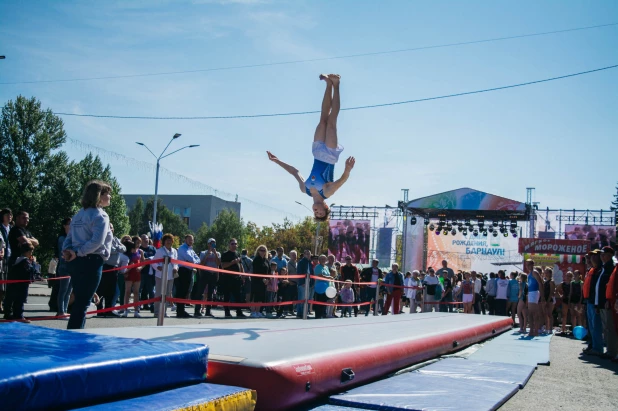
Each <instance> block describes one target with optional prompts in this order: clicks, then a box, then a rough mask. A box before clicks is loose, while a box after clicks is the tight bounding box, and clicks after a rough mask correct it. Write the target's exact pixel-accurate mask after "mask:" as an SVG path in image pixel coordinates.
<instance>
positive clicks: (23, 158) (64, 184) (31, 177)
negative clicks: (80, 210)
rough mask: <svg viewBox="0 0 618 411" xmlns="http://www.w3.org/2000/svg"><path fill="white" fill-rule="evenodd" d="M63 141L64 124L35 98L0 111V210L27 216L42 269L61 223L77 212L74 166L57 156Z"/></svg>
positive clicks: (49, 256) (20, 99)
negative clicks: (0, 112)
mask: <svg viewBox="0 0 618 411" xmlns="http://www.w3.org/2000/svg"><path fill="white" fill-rule="evenodd" d="M65 139H66V134H65V132H64V129H63V123H62V120H61V119H60V118H59V117H57V116H55V115H54V114H53V113H52V112H51V110H49V109H48V110H43V109H42V108H41V103H40V102H39V101H38V100H36V99H35V98H31V99H27V98H25V97H23V96H18V97H17V99H16V100H15V101H9V102H8V103H6V105H5V106H4V107H3V108H2V118H1V120H0V147H1V148H2V149H1V150H0V193H1V195H2V203H3V204H2V206H7V207H10V208H11V209H13V211H14V212H15V211H17V210H25V211H28V212H29V214H30V217H31V221H30V226H29V229H30V230H31V231H32V233H33V235H34V236H35V237H36V238H37V239H38V240H39V242H40V246H39V248H38V249H37V250H36V255H37V257H38V259H39V261H40V262H41V263H43V264H45V263H46V262H47V261H48V260H49V259H50V258H51V256H53V254H54V253H55V249H56V238H57V235H58V231H59V228H60V227H59V226H60V220H61V219H62V218H64V217H67V216H71V215H73V212H74V211H75V201H74V200H75V190H76V189H77V184H76V182H75V181H73V180H72V179H71V171H72V170H73V167H74V165H73V164H71V163H70V162H69V160H68V157H67V155H66V153H64V152H63V151H56V150H58V149H60V147H61V146H62V144H63V143H64V142H65Z"/></svg>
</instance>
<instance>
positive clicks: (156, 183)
mask: <svg viewBox="0 0 618 411" xmlns="http://www.w3.org/2000/svg"><path fill="white" fill-rule="evenodd" d="M180 136H181V134H180V133H176V134H174V136H173V137H172V139H171V140H170V141H169V143H167V146H165V148H164V149H163V151H162V152H161V154H160V155H159V157H157V156H156V155H155V153H153V152H152V150H150V149H149V148H148V146H147V145H146V144H144V143H140V142H138V141H136V142H135V143H136V144H138V145H140V146H142V147H144V148H146V150H148V151H149V152H150V154H152V156H153V157H154V158H155V159H156V160H157V172H156V176H155V195H154V204H153V207H152V208H153V211H152V226H153V227H154V226H155V225H156V224H157V201H158V198H159V169H160V164H159V163H160V162H161V160H163V159H164V158H165V157H169V156H171V155H172V154H175V153H177V152H179V151H180V150H184V149H185V148H194V147H199V146H200V145H199V144H191V145H190V146H184V147H182V148H179V149H178V150H175V151H172V152H171V153H169V154H166V155H163V154H165V152H166V151H167V148H168V147H169V146H170V144H172V141H174V140H176V139H177V138H178V137H180Z"/></svg>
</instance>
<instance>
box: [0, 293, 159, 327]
mask: <svg viewBox="0 0 618 411" xmlns="http://www.w3.org/2000/svg"><path fill="white" fill-rule="evenodd" d="M159 301H161V297H154V298H150V299H148V300H143V301H138V302H134V303H130V304H124V305H117V306H116V307H110V308H103V309H101V310H95V311H88V312H87V313H86V314H100V313H107V312H110V311H116V310H122V309H126V308H130V307H137V306H139V305H143V304H150V303H156V302H159ZM70 316H71V314H65V315H50V316H48V317H29V318H26V319H27V320H29V321H45V320H57V319H58V318H66V317H70ZM12 321H17V322H19V320H0V322H3V323H6V322H12Z"/></svg>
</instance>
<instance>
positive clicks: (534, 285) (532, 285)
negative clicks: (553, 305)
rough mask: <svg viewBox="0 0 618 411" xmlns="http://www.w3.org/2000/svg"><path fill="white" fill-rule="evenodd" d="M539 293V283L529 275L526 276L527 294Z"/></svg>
mask: <svg viewBox="0 0 618 411" xmlns="http://www.w3.org/2000/svg"><path fill="white" fill-rule="evenodd" d="M531 291H539V282H538V281H537V280H536V278H534V276H533V275H532V273H531V274H529V275H528V292H531Z"/></svg>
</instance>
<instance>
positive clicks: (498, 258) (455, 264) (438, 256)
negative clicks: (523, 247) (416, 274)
mask: <svg viewBox="0 0 618 411" xmlns="http://www.w3.org/2000/svg"><path fill="white" fill-rule="evenodd" d="M442 260H446V261H447V262H448V266H449V267H450V268H452V269H453V270H454V271H455V272H457V270H462V271H472V270H474V271H477V272H481V273H484V274H486V273H490V272H494V273H495V272H497V271H498V270H501V269H504V270H506V271H509V270H513V269H514V268H516V267H519V266H520V264H521V254H519V252H518V250H517V238H513V237H512V236H510V235H509V236H508V237H504V236H503V235H502V234H499V235H498V236H497V237H494V236H493V235H492V234H489V235H488V236H487V237H484V236H477V237H474V236H473V235H471V234H468V235H467V236H464V235H463V234H462V233H460V232H458V233H457V234H455V235H451V234H449V235H444V234H443V233H442V234H440V235H436V234H435V232H433V231H430V232H429V234H428V236H427V267H428V268H429V267H433V268H434V269H436V270H437V269H439V268H441V267H442Z"/></svg>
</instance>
